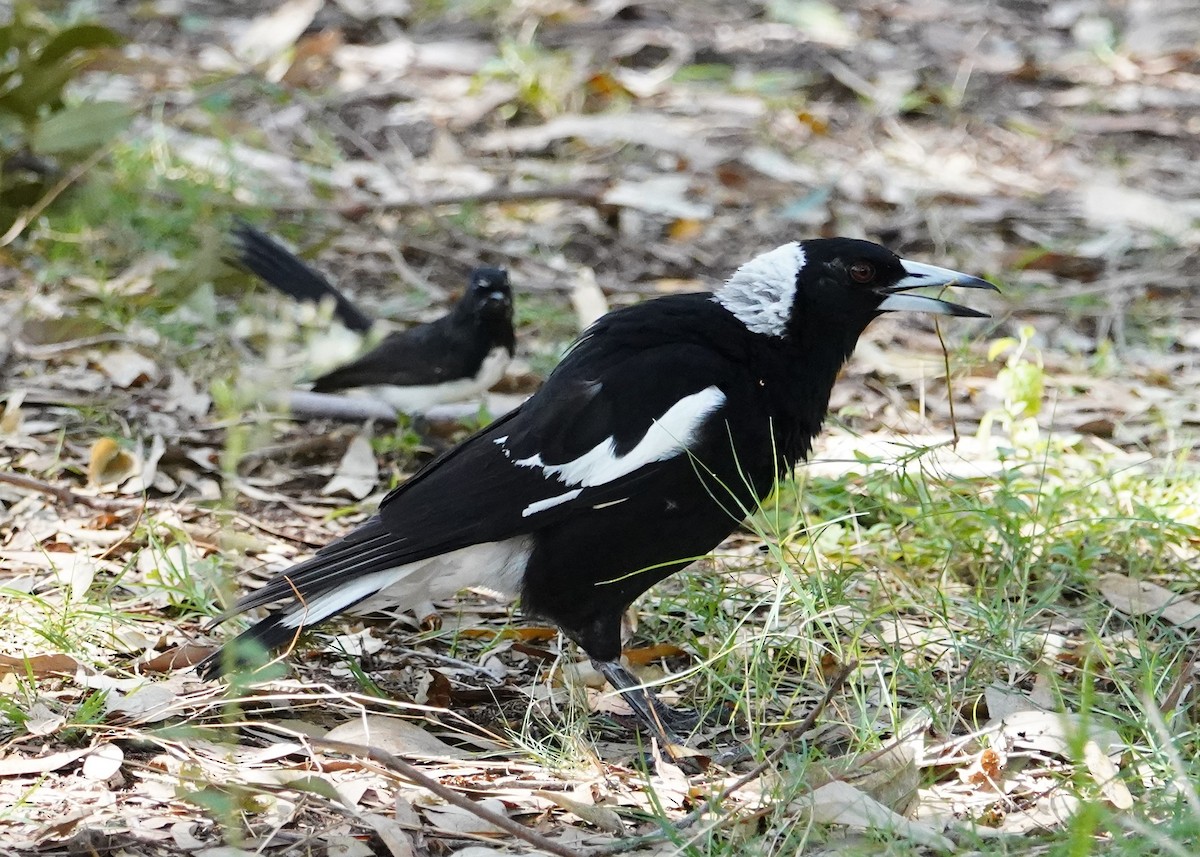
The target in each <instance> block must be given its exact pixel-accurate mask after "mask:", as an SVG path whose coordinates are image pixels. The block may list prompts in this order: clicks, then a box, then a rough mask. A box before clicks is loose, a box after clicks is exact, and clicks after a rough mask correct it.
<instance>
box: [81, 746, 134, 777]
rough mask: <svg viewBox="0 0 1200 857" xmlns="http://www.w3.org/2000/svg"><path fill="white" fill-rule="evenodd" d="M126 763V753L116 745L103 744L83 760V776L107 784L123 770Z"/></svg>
mask: <svg viewBox="0 0 1200 857" xmlns="http://www.w3.org/2000/svg"><path fill="white" fill-rule="evenodd" d="M124 761H125V753H124V752H123V751H122V750H121V748H120V747H118V746H117V745H116V744H101V745H100V746H99V747H97V748H96V749H95V750H93V751H92V752H91V753H90V754H89V755H88V757H87V758H86V759H84V760H83V776H84V777H85V778H86V779H89V780H96V781H97V782H105V781H106V780H108V779H109V778H110V777H112V776H113V775H114V774H116V773H117V772H118V771H120V770H121V765H122V764H123V763H124Z"/></svg>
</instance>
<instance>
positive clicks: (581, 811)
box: [534, 790, 626, 836]
mask: <svg viewBox="0 0 1200 857" xmlns="http://www.w3.org/2000/svg"><path fill="white" fill-rule="evenodd" d="M534 794H535V795H537V796H538V797H542V798H545V799H546V800H548V801H550V802H551V803H554V804H556V805H558V806H560V807H562V808H563V809H565V810H566V811H567V812H570V813H573V814H575V815H577V816H579V817H580V818H582V819H583V820H584V821H586V822H587V823H588V824H590V825H592V826H594V827H598V828H600V829H601V830H604V831H607V832H608V833H613V834H616V835H617V836H624V835H625V832H626V831H625V825H624V824H623V823H622V822H621V816H619V815H617V814H616V812H614V811H613V810H612V809H610V808H609V807H607V806H599V805H597V804H594V803H582V802H580V801H577V800H572V799H571V798H569V797H567V796H566V795H565V794H563V793H562V792H551V791H544V790H539V791H535V792H534Z"/></svg>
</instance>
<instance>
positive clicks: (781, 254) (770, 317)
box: [713, 241, 804, 336]
mask: <svg viewBox="0 0 1200 857" xmlns="http://www.w3.org/2000/svg"><path fill="white" fill-rule="evenodd" d="M803 267H804V248H803V247H801V246H800V244H799V243H798V242H796V241H792V242H791V243H789V244H784V245H783V246H782V247H776V248H775V249H774V250H771V251H770V252H767V253H763V254H762V255H760V256H755V257H754V258H753V259H751V260H750V261H749V262H747V263H746V264H744V265H742V267H740V268H738V269H737V271H735V272H734V274H733V276H732V277H730V278H729V280H728V281H727V282H726V283H725V285H724V286H722V287H721V288H720V289H719V290H718V291H717V293H716V294H715V295H713V300H714V301H716V302H717V303H719V304H720V305H721V306H723V307H725V309H727V310H729V311H730V312H731V313H733V315H734V316H735V317H736V318H737V319H738V320H739V321H740V322H741V323H742V324H744V325H746V327H747V328H748V329H750V330H752V331H753V332H755V333H764V334H766V335H767V336H783V335H784V334H785V333H787V323H788V319H789V318H790V317H791V313H792V303H793V302H794V301H795V299H796V277H797V276H798V275H799V274H800V270H801V269H802V268H803Z"/></svg>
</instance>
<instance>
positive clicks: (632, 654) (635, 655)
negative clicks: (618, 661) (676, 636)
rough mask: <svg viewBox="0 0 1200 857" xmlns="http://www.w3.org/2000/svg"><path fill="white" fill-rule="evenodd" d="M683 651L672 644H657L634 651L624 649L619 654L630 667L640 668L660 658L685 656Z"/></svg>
mask: <svg viewBox="0 0 1200 857" xmlns="http://www.w3.org/2000/svg"><path fill="white" fill-rule="evenodd" d="M685 654H687V652H685V651H684V650H683V649H681V648H679V646H676V645H675V644H674V643H657V644H655V645H653V646H641V647H639V648H636V649H625V650H623V651H622V652H621V655H622V657H624V658H625V660H627V661H628V662H629V664H630V665H631V666H635V667H641V666H645V665H646V664H648V663H651V662H652V661H657V660H659V659H660V658H674V657H678V656H679V655H685Z"/></svg>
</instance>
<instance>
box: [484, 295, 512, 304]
mask: <svg viewBox="0 0 1200 857" xmlns="http://www.w3.org/2000/svg"><path fill="white" fill-rule="evenodd" d="M487 299H488V301H489V302H490V303H500V304H505V303H508V293H507V292H489V293H488V296H487Z"/></svg>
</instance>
